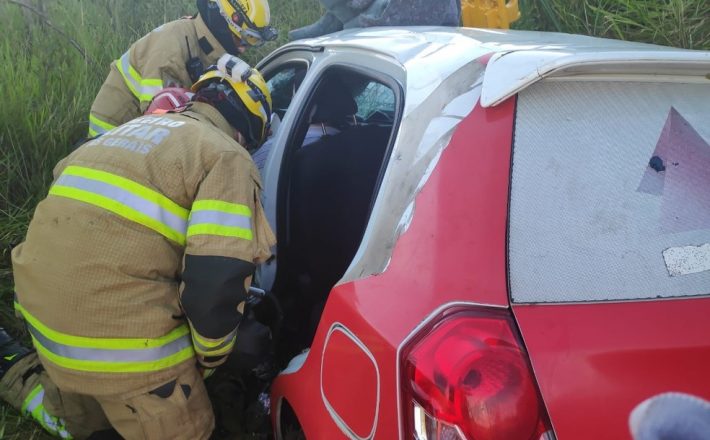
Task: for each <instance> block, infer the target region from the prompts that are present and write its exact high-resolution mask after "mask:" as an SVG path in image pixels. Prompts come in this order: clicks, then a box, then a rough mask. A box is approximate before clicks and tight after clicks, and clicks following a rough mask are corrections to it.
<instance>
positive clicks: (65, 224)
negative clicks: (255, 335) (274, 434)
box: [0, 70, 275, 439]
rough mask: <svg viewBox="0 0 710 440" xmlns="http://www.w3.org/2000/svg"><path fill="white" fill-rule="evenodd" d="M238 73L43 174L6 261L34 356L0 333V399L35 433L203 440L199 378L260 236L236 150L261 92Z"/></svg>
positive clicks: (256, 121)
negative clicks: (22, 233)
mask: <svg viewBox="0 0 710 440" xmlns="http://www.w3.org/2000/svg"><path fill="white" fill-rule="evenodd" d="M250 72H251V73H250V76H249V77H248V78H246V79H244V77H243V76H241V75H239V77H238V78H235V77H234V76H233V73H234V72H229V71H227V72H223V71H219V70H212V71H208V72H207V73H205V74H204V75H203V76H202V77H201V78H200V79H199V80H198V81H197V82H196V83H195V84H194V86H193V88H192V89H193V91H194V92H195V95H194V96H193V98H192V101H191V102H190V103H189V104H188V105H187V106H185V107H183V108H180V109H177V110H175V111H173V112H169V113H166V114H162V115H150V116H144V117H141V118H138V119H135V120H133V121H131V122H129V123H126V124H123V125H121V126H119V127H117V128H115V129H113V130H111V131H109V132H107V133H106V134H104V135H103V136H101V137H99V138H97V139H94V140H91V141H89V142H87V143H85V144H84V145H82V146H81V147H80V148H79V149H77V150H76V151H74V152H73V153H71V154H70V155H69V156H67V157H66V158H65V159H63V160H62V161H61V162H59V164H58V165H57V166H56V167H55V169H54V177H55V180H54V182H53V184H52V186H51V188H50V190H49V195H48V196H47V198H45V199H44V200H43V201H42V202H40V203H39V205H38V206H37V209H36V211H35V213H34V217H33V219H32V222H31V223H30V226H29V229H28V232H27V237H26V240H25V242H24V243H22V244H20V245H19V246H18V247H16V248H15V249H14V250H13V253H12V263H13V270H14V276H15V287H16V300H15V308H16V310H17V312H18V314H20V315H22V317H24V319H25V322H26V325H27V328H28V330H29V333H30V334H31V336H32V341H33V345H34V347H35V349H36V352H35V351H34V350H28V349H27V348H24V347H22V346H21V345H20V344H19V343H17V342H15V341H13V340H12V338H10V337H9V336H8V335H7V333H5V331H4V330H2V329H0V376H1V379H0V395H1V396H2V398H3V399H5V400H6V401H8V402H9V403H10V404H12V405H13V406H14V407H15V408H17V409H18V410H20V411H22V412H25V413H29V414H31V415H32V417H33V418H35V419H36V420H37V421H38V422H39V423H40V424H42V426H44V428H45V429H47V430H48V431H50V432H52V433H54V434H56V435H58V436H61V437H63V438H69V437H73V438H86V437H88V436H90V435H91V434H92V433H96V432H101V431H104V430H109V432H110V430H111V429H112V428H113V429H115V430H116V431H117V432H118V433H119V434H120V435H121V436H123V437H124V438H128V439H143V438H147V439H178V438H184V439H203V438H208V437H209V436H210V434H211V432H212V430H213V428H214V416H213V412H212V407H211V405H210V401H209V400H208V397H207V393H206V391H205V386H204V383H203V379H202V378H203V373H204V370H205V369H210V368H214V367H216V366H218V365H220V364H221V363H222V362H224V361H225V360H226V357H227V355H229V353H230V352H231V351H232V350H233V348H234V345H235V341H236V340H238V339H239V336H240V335H239V332H238V330H239V327H240V323H242V324H244V323H248V320H246V319H243V317H242V312H243V304H244V300H245V298H246V296H247V289H248V286H249V284H250V280H251V276H252V274H253V272H254V270H255V265H256V264H259V263H260V262H263V261H264V260H265V259H266V258H268V257H269V256H270V247H271V246H272V245H273V244H274V241H275V240H274V235H273V233H272V231H271V229H270V227H269V225H268V223H267V221H266V218H265V215H264V212H263V208H262V206H261V204H260V194H259V192H260V181H259V173H258V171H257V169H256V167H255V165H254V163H253V162H252V160H251V158H250V156H249V153H247V150H246V149H245V148H248V147H251V148H254V147H257V146H258V145H259V144H260V143H262V142H263V140H264V138H265V136H266V133H267V131H268V129H269V127H268V121H269V117H270V114H271V96H270V94H269V90H268V88H267V87H266V83H265V82H264V80H263V78H262V77H261V75H260V74H259V73H258V72H256V71H255V70H251V71H250ZM242 80H243V81H242ZM245 325H246V324H245Z"/></svg>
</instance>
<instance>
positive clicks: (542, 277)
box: [508, 81, 710, 302]
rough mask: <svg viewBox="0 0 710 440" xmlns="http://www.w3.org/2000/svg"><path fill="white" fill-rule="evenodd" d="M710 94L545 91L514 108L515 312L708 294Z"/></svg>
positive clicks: (611, 85)
mask: <svg viewBox="0 0 710 440" xmlns="http://www.w3.org/2000/svg"><path fill="white" fill-rule="evenodd" d="M709 140H710V87H708V86H707V85H703V84H673V83H641V82H639V83H630V82H581V81H580V82H576V81H575V82H573V81H564V82H563V81H556V82H554V81H548V82H541V83H539V84H537V85H536V86H533V87H531V88H529V89H528V90H525V91H523V92H522V93H521V94H520V96H519V98H518V108H517V116H516V128H515V142H514V150H513V172H512V187H511V200H510V220H509V221H510V232H509V243H508V248H509V249H508V252H509V274H510V275H509V276H510V286H511V296H512V300H513V301H514V302H569V301H605V300H625V299H641V298H657V297H680V296H698V295H708V294H710V145H709V144H708V142H709Z"/></svg>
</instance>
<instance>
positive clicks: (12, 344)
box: [0, 327, 32, 379]
mask: <svg viewBox="0 0 710 440" xmlns="http://www.w3.org/2000/svg"><path fill="white" fill-rule="evenodd" d="M31 352H32V350H30V349H29V348H27V347H24V346H22V344H20V343H19V342H18V341H16V340H15V339H14V338H13V337H12V336H10V335H9V334H8V333H7V332H6V331H5V329H4V328H2V327H0V379H2V377H3V376H4V375H5V373H7V370H9V369H10V368H11V367H12V366H13V365H15V363H17V361H19V360H20V359H22V358H23V357H25V356H27V355H28V354H30V353H31Z"/></svg>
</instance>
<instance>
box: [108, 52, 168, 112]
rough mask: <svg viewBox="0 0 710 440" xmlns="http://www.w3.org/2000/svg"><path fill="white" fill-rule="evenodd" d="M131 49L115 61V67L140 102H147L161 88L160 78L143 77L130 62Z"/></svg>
mask: <svg viewBox="0 0 710 440" xmlns="http://www.w3.org/2000/svg"><path fill="white" fill-rule="evenodd" d="M130 59H131V51H130V50H128V51H126V53H124V54H123V55H122V56H121V58H119V59H118V60H117V61H116V67H117V68H118V71H119V72H121V76H123V80H124V81H125V82H126V86H128V88H129V89H130V90H131V92H132V93H133V95H134V96H135V97H136V98H138V100H139V101H141V102H149V101H150V100H151V99H153V96H155V94H156V93H158V92H159V91H160V89H162V88H163V81H162V80H161V79H160V78H143V77H142V76H141V75H140V73H138V71H137V70H136V69H135V68H133V66H132V65H131V63H130Z"/></svg>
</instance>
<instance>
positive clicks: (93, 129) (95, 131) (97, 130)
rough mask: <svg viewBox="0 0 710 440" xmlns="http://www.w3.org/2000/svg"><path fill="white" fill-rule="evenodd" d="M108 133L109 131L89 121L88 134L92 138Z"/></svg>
mask: <svg viewBox="0 0 710 440" xmlns="http://www.w3.org/2000/svg"><path fill="white" fill-rule="evenodd" d="M108 131H109V130H107V129H105V128H103V127H101V126H100V125H98V124H96V123H95V122H94V121H91V120H89V133H91V134H92V135H93V136H98V135H100V134H104V133H106V132H108Z"/></svg>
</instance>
